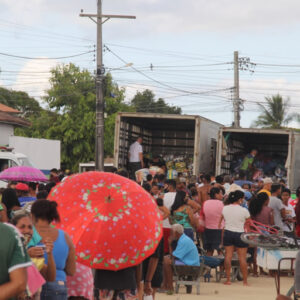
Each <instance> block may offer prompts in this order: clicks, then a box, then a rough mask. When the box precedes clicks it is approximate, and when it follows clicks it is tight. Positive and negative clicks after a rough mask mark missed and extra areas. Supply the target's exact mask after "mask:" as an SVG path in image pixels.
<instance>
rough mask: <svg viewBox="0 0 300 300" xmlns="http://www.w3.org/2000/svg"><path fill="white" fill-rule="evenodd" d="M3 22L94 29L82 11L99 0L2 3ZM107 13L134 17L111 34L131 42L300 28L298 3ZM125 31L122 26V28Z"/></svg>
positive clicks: (159, 0) (108, 9) (166, 2)
mask: <svg viewBox="0 0 300 300" xmlns="http://www.w3.org/2000/svg"><path fill="white" fill-rule="evenodd" d="M0 6H1V12H0V15H2V17H4V16H8V15H11V16H12V17H11V18H10V19H11V20H12V21H18V22H24V24H26V23H27V24H32V23H34V22H35V23H36V24H39V22H41V21H43V20H48V22H51V21H52V24H53V25H57V24H56V23H57V21H58V22H59V23H61V24H62V25H63V26H68V23H69V22H70V20H71V21H72V23H73V24H80V25H82V26H83V27H84V28H85V30H87V29H88V28H91V26H92V25H95V24H93V23H92V22H90V21H89V20H87V19H86V20H84V19H85V18H79V16H78V14H79V12H80V9H84V11H85V12H89V13H96V0H89V1H86V0H68V1H67V0H64V1H61V0H51V1H50V0H18V1H11V0H0ZM103 13H107V14H129V15H135V16H136V17H137V19H136V20H116V19H114V20H111V21H110V22H109V23H107V24H105V30H106V31H107V32H108V34H113V35H118V36H120V37H121V36H123V37H124V34H126V33H127V35H128V37H130V36H133V35H134V36H136V35H145V34H147V35H149V34H153V35H155V34H158V33H164V32H165V33H180V32H192V31H199V32H202V33H203V32H204V33H211V32H219V33H228V32H244V31H245V30H251V31H253V30H255V31H258V30H259V31H261V30H264V29H269V28H276V29H282V28H283V27H285V26H294V25H298V24H300V20H299V14H300V1H299V0H276V1H274V0H265V1H261V0H251V1H241V0H196V1H195V0H143V1H142V0H114V1H108V0H106V1H103ZM120 25H121V26H120Z"/></svg>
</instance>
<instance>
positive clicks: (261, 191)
mask: <svg viewBox="0 0 300 300" xmlns="http://www.w3.org/2000/svg"><path fill="white" fill-rule="evenodd" d="M260 193H266V194H268V196H269V197H271V192H270V191H268V190H266V189H262V190H260V191H259V192H258V193H257V194H260Z"/></svg>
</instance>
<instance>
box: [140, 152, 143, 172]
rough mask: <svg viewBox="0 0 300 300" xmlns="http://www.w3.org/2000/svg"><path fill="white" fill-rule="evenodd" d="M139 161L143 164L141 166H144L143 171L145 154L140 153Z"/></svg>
mask: <svg viewBox="0 0 300 300" xmlns="http://www.w3.org/2000/svg"><path fill="white" fill-rule="evenodd" d="M139 160H140V162H141V166H142V169H143V168H144V157H143V152H140V153H139Z"/></svg>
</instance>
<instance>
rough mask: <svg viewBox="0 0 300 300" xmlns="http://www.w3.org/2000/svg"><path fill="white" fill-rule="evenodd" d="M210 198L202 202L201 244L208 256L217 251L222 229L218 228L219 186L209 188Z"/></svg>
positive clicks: (219, 209) (219, 211) (220, 198)
mask: <svg viewBox="0 0 300 300" xmlns="http://www.w3.org/2000/svg"><path fill="white" fill-rule="evenodd" d="M209 195H210V200H206V201H205V202H204V204H203V213H204V220H205V230H204V233H203V244H204V245H203V246H204V249H205V250H206V251H207V255H208V256H212V255H213V253H214V250H217V251H219V249H220V244H221V239H222V229H219V227H218V225H219V220H220V218H221V216H222V210H223V207H224V204H223V201H222V200H223V192H222V190H221V189H220V188H218V187H214V188H212V189H211V190H210V193H209Z"/></svg>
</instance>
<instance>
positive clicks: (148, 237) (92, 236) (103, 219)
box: [49, 172, 162, 270]
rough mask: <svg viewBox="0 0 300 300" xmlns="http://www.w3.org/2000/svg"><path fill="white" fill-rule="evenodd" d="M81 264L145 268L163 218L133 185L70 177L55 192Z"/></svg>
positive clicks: (92, 175) (106, 177)
mask: <svg viewBox="0 0 300 300" xmlns="http://www.w3.org/2000/svg"><path fill="white" fill-rule="evenodd" d="M49 199H50V200H55V201H57V203H58V210H59V214H60V217H61V223H60V224H58V226H59V227H60V228H61V229H63V230H65V231H66V232H67V233H69V234H70V236H71V238H72V240H73V242H74V244H75V246H76V254H77V260H78V262H79V263H82V264H84V265H87V266H90V267H92V268H95V269H106V270H120V269H124V268H128V267H132V266H134V265H137V264H139V263H141V262H142V261H143V260H144V259H145V258H147V257H148V256H150V255H151V254H153V253H154V251H155V249H156V247H157V246H158V243H159V241H160V240H161V238H162V218H161V214H160V212H159V209H158V207H157V205H156V203H155V201H154V199H153V198H152V196H151V195H150V194H149V193H147V192H146V191H145V190H144V189H143V188H142V187H141V186H139V185H138V184H136V183H135V182H134V181H132V180H129V179H127V178H124V177H121V176H119V175H116V174H112V173H104V172H86V173H81V174H77V175H73V176H70V177H68V178H67V179H66V180H65V181H64V182H62V183H60V184H59V185H57V186H56V187H54V189H53V190H52V191H51V193H50V195H49Z"/></svg>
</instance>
